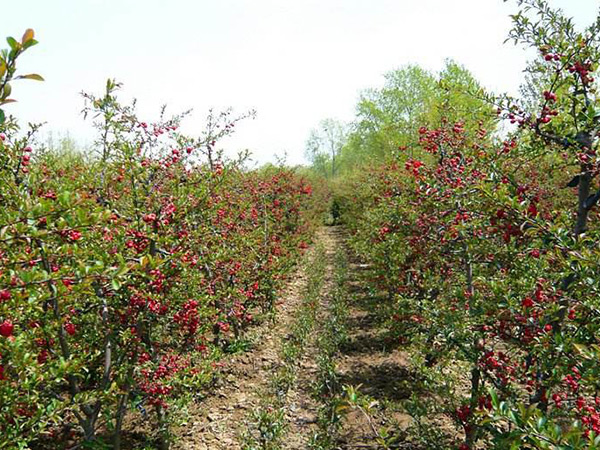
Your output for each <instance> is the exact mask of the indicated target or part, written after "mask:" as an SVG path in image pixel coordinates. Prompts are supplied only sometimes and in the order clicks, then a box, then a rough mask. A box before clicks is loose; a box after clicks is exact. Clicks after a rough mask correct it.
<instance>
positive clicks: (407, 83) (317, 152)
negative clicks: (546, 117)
mask: <svg viewBox="0 0 600 450" xmlns="http://www.w3.org/2000/svg"><path fill="white" fill-rule="evenodd" d="M480 90H481V86H480V85H479V83H477V81H476V80H475V79H474V78H473V76H472V75H471V74H470V73H469V71H468V70H467V69H465V68H464V67H463V66H461V65H459V64H458V63H456V62H454V61H451V60H448V61H446V65H445V67H444V69H442V70H441V71H440V72H439V73H432V72H429V71H427V70H425V69H423V68H421V67H419V66H416V65H408V66H404V67H402V68H400V69H398V70H394V71H391V72H389V73H387V74H385V84H384V86H383V88H381V89H370V90H367V91H366V92H364V93H363V94H362V95H361V99H360V100H359V102H358V104H357V106H356V118H355V119H354V121H353V122H352V123H350V124H344V123H342V122H340V121H338V120H335V119H325V120H323V121H321V122H320V123H319V125H318V127H317V128H315V129H313V130H312V131H311V134H310V136H309V139H308V140H307V143H306V156H307V158H308V160H309V161H310V162H311V165H312V167H313V169H314V170H315V171H316V172H317V173H319V174H320V175H321V176H324V177H327V178H330V179H331V178H334V177H335V176H336V175H340V176H341V175H348V174H351V173H353V172H354V171H356V169H357V168H360V167H363V166H366V165H370V164H373V163H376V162H378V161H382V160H384V159H386V158H388V157H392V156H394V155H395V154H396V153H397V152H398V148H399V147H402V148H404V147H407V148H408V147H411V146H414V144H415V142H416V141H415V136H417V131H418V129H419V127H420V126H422V125H425V124H432V123H440V121H441V120H442V118H444V120H448V121H450V122H456V121H459V120H462V119H463V118H464V117H466V116H467V115H472V114H476V115H477V117H479V118H480V119H481V120H483V121H484V124H485V126H487V127H488V128H493V124H494V122H495V121H496V117H495V115H494V114H492V112H493V111H492V110H493V108H492V107H491V106H490V105H489V103H487V102H485V101H482V99H480V98H477V97H475V96H473V95H469V93H473V92H478V91H480ZM468 126H470V125H467V127H468Z"/></svg>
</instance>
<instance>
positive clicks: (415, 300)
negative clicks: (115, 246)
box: [340, 0, 600, 450]
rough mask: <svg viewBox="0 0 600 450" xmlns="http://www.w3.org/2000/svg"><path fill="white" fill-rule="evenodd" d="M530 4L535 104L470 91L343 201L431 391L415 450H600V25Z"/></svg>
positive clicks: (525, 16)
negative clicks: (578, 25) (584, 24)
mask: <svg viewBox="0 0 600 450" xmlns="http://www.w3.org/2000/svg"><path fill="white" fill-rule="evenodd" d="M519 4H520V5H521V6H522V10H521V11H520V12H519V13H518V14H516V15H515V16H514V18H513V19H514V28H513V30H512V32H511V35H510V38H511V39H514V40H515V42H516V43H519V44H521V45H524V46H526V47H532V48H533V49H534V50H535V51H536V52H537V54H538V56H537V58H536V59H535V60H534V61H533V62H532V63H531V64H530V66H529V67H528V73H529V77H530V79H529V84H528V88H529V91H528V95H527V96H525V97H524V99H522V100H516V99H512V98H509V97H506V96H502V97H496V96H491V95H486V94H485V93H483V92H482V91H479V92H474V93H472V94H473V95H474V96H479V97H480V98H481V99H482V101H483V102H484V103H485V104H487V105H488V109H487V110H486V109H483V110H482V109H479V110H475V109H472V110H471V113H470V114H465V115H464V116H463V117H462V119H460V120H449V119H444V118H443V117H442V118H441V119H440V120H439V121H435V122H429V123H427V122H423V123H421V124H420V126H421V127H420V128H419V129H418V132H417V133H415V136H414V138H413V139H412V141H409V142H405V144H406V145H402V147H401V148H400V149H399V150H398V152H397V153H396V154H395V156H394V157H393V158H392V160H391V161H390V162H388V163H386V164H384V165H383V166H382V167H379V168H371V169H369V170H368V171H367V172H368V173H367V174H366V175H363V176H358V177H356V180H355V184H354V185H353V186H352V188H351V189H347V188H346V192H349V193H346V194H345V198H344V197H342V198H341V200H340V203H343V202H344V201H345V208H344V213H345V216H344V217H345V220H346V221H347V223H348V225H349V227H350V229H351V230H352V232H353V238H352V245H353V247H354V250H355V251H356V252H357V253H358V254H359V255H360V256H361V257H362V258H363V259H364V260H365V262H367V263H368V264H370V266H371V270H372V275H373V276H372V287H373V288H374V289H376V290H377V291H379V292H383V293H385V296H386V297H387V302H388V303H391V304H392V305H393V307H392V309H391V311H390V313H389V327H390V329H391V330H392V333H393V336H394V339H396V341H397V342H399V343H401V344H402V346H403V347H404V348H405V349H410V351H411V354H412V357H413V362H414V368H415V370H416V372H417V373H418V377H421V379H422V383H421V384H420V386H422V387H423V386H426V393H422V392H421V393H416V399H415V398H413V399H411V402H412V405H413V407H412V409H411V414H412V415H413V419H414V423H415V424H421V425H423V424H424V423H425V424H429V425H428V426H425V427H421V428H418V427H415V429H414V431H415V433H420V434H419V436H416V437H415V448H420V445H421V446H424V448H440V449H441V448H457V447H458V448H460V449H461V450H465V449H475V448H486V449H487V448H498V449H507V448H531V449H534V448H535V449H538V448H546V449H559V448H560V449H567V448H568V449H583V448H585V449H591V448H599V447H600V366H599V365H598V358H600V300H599V298H600V296H599V294H600V276H599V274H600V267H599V262H600V253H599V252H600V249H599V247H598V242H600V226H599V220H598V219H599V214H598V209H597V203H598V200H599V199H600V190H598V189H599V188H598V173H599V171H600V159H599V158H598V154H597V149H598V132H599V130H600V121H599V118H600V100H599V98H598V95H597V91H596V87H597V84H596V82H595V80H594V77H595V73H596V71H597V68H598V63H599V62H600V51H599V48H600V40H599V38H598V36H600V33H599V32H600V29H599V28H598V27H599V26H600V22H596V23H595V24H594V25H592V26H591V27H589V28H588V29H586V30H584V31H577V30H576V29H575V28H574V26H573V23H572V21H571V20H569V19H567V18H566V17H564V16H563V15H562V14H561V13H560V12H559V11H555V10H552V9H551V8H549V7H548V6H547V4H546V3H545V2H543V1H537V0H526V1H521V2H519ZM445 108H446V111H448V112H449V113H450V115H451V114H452V113H455V108H454V107H453V104H452V98H450V99H449V102H447V103H446V105H445ZM442 111H443V110H442ZM489 111H492V112H493V113H494V114H495V115H496V118H495V119H494V118H491V117H490V115H489ZM413 125H414V124H413ZM501 125H503V128H501ZM382 307H383V306H382ZM440 399H444V401H443V402H440V401H439V400H440ZM415 402H416V403H417V404H418V405H417V406H418V407H415ZM443 418H446V420H447V419H450V420H452V422H453V423H454V424H455V425H456V431H455V432H454V433H452V432H448V430H447V429H444V428H443V427H439V423H440V422H439V420H440V419H442V420H443ZM423 442H426V443H427V444H426V445H425V444H423ZM419 443H420V444H419Z"/></svg>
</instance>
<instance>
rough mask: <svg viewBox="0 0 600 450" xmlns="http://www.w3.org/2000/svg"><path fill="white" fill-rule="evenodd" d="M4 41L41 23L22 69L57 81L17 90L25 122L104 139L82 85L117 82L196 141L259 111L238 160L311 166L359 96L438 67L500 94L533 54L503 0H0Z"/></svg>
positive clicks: (17, 108) (92, 88) (512, 8)
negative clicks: (219, 124)
mask: <svg viewBox="0 0 600 450" xmlns="http://www.w3.org/2000/svg"><path fill="white" fill-rule="evenodd" d="M550 4H551V5H553V6H557V7H561V8H563V10H564V11H565V12H566V13H567V14H568V15H570V16H573V17H574V18H575V21H576V23H577V24H579V25H581V26H584V25H587V24H588V23H590V22H591V21H593V20H594V18H595V17H596V14H597V11H598V8H599V6H600V1H599V0H550ZM0 6H1V11H2V16H3V20H2V23H3V24H4V25H5V28H3V29H2V30H1V33H0V38H1V37H3V36H6V35H12V36H15V37H16V38H20V37H21V35H22V33H23V31H24V30H25V29H26V28H34V30H35V32H36V38H37V39H38V40H39V41H40V44H39V45H37V46H36V47H34V48H32V49H31V50H29V51H28V52H27V53H26V54H25V55H23V57H22V58H21V63H20V66H19V67H20V69H21V70H20V72H21V73H29V72H37V73H40V74H41V75H42V76H44V78H45V79H46V81H45V82H44V83H38V82H35V81H21V82H18V84H17V83H15V84H14V85H13V96H14V97H16V98H17V99H18V100H19V103H17V104H15V105H14V106H13V105H11V106H10V107H8V108H7V112H10V113H13V114H15V115H17V116H18V117H19V118H20V120H21V121H22V123H23V124H25V123H26V122H38V121H46V122H48V125H47V126H46V127H45V129H46V130H47V131H50V130H51V131H52V132H53V133H54V135H55V136H56V135H57V134H64V133H66V132H68V133H69V134H70V136H71V137H73V138H75V139H76V140H78V141H79V142H80V143H81V144H82V145H86V144H89V143H90V142H91V141H92V139H93V137H94V134H93V130H92V128H91V123H90V122H84V121H83V119H82V117H81V115H80V111H81V109H82V106H83V101H82V99H81V97H80V95H79V92H80V91H82V90H85V91H88V92H95V93H101V92H102V90H103V87H104V85H105V81H106V79H107V78H109V77H114V78H116V79H117V80H118V81H121V82H123V83H124V89H123V94H124V97H123V98H124V99H129V98H132V97H135V98H137V99H138V105H139V112H140V116H141V118H142V119H149V120H151V119H152V118H155V117H156V116H157V114H158V111H159V107H160V106H161V105H162V104H165V103H166V104H167V105H168V106H169V110H170V111H171V112H179V111H182V110H185V109H189V108H193V109H194V115H193V116H192V117H191V118H188V119H187V121H186V122H185V124H186V125H185V126H184V129H185V130H186V131H189V132H190V133H199V131H200V130H201V127H202V120H203V118H204V116H205V112H206V111H207V110H208V108H209V107H216V108H225V107H228V106H232V107H233V108H234V109H235V110H236V111H238V112H242V111H245V110H247V109H250V108H255V109H256V110H257V111H258V116H257V118H256V120H254V121H251V120H248V121H246V122H244V123H242V124H240V126H239V127H238V129H237V132H236V135H235V137H233V138H231V139H229V140H226V141H223V142H222V146H223V147H225V148H226V150H227V151H228V152H229V153H235V151H237V150H240V149H246V148H247V149H250V150H251V151H252V153H253V155H254V158H255V159H256V160H257V161H259V162H265V161H273V160H274V155H275V154H277V155H282V154H283V152H284V151H286V152H287V155H288V157H287V161H288V162H290V163H300V162H303V160H304V157H303V154H304V143H305V140H306V138H307V137H308V134H309V131H310V129H311V128H312V127H314V126H315V125H316V124H317V123H318V122H319V121H320V120H321V119H323V118H326V117H334V118H338V119H341V120H351V119H352V118H353V115H354V107H355V105H356V101H357V99H358V96H359V93H360V91H361V90H363V89H365V88H370V87H378V86H380V85H381V84H382V82H383V77H382V75H383V73H385V72H386V71H389V70H391V69H394V68H397V67H400V66H401V65H403V64H406V63H418V64H420V65H422V66H423V67H425V68H429V69H433V70H437V69H440V68H441V67H442V65H443V62H444V59H445V58H453V59H455V60H456V61H458V62H460V63H462V64H464V65H465V66H466V67H467V68H468V69H469V70H471V71H472V72H473V73H474V75H475V76H476V77H477V78H478V79H479V80H480V81H481V82H482V83H483V84H484V86H486V87H488V88H490V89H493V90H496V91H509V92H513V93H515V92H516V88H517V87H518V84H519V82H520V79H521V70H522V69H523V68H524V66H525V60H526V53H525V52H524V51H523V50H522V49H520V48H518V47H514V46H513V45H512V44H509V43H507V44H503V41H504V39H505V38H506V35H507V33H508V31H509V29H510V19H509V17H508V15H509V14H511V13H514V12H516V11H517V7H516V2H515V1H509V2H507V3H504V2H503V1H502V0H168V1H167V0H163V1H159V0H143V1H142V0H118V1H117V0H53V1H50V0H18V1H16V0H15V1H7V0H2V1H0Z"/></svg>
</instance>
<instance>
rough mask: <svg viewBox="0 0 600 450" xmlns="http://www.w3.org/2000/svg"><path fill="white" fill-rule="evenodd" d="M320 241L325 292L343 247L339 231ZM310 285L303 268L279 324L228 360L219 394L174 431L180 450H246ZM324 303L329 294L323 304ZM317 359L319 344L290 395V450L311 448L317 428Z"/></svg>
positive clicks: (325, 233)
mask: <svg viewBox="0 0 600 450" xmlns="http://www.w3.org/2000/svg"><path fill="white" fill-rule="evenodd" d="M315 240H316V243H317V244H318V243H321V244H322V245H323V246H324V247H325V249H326V256H327V266H326V269H325V270H326V274H325V277H326V281H325V288H324V291H327V289H328V286H329V284H330V283H331V279H332V273H333V256H334V254H335V251H336V248H337V247H338V245H340V243H339V237H338V232H337V231H336V229H334V228H322V229H321V230H319V232H318V233H317V236H316V239H315ZM313 257H314V254H313V251H312V250H311V251H309V252H308V253H307V255H306V258H307V263H308V264H310V261H311V258H313ZM306 282H307V277H306V275H305V273H304V265H301V266H300V267H299V268H298V269H297V271H296V273H295V275H294V276H293V277H292V278H291V281H290V282H289V284H288V285H287V287H286V289H285V290H284V292H282V294H281V298H280V301H279V302H278V304H279V306H278V311H277V316H276V319H275V322H274V323H272V322H269V323H264V324H262V325H260V326H259V327H257V328H256V329H255V330H254V339H253V340H254V341H255V344H254V345H253V346H252V349H251V350H250V351H248V352H245V353H243V354H238V355H234V356H232V357H231V358H229V359H228V360H227V361H225V367H224V368H223V369H222V372H221V376H220V377H219V380H218V382H217V384H216V386H215V388H214V390H213V391H212V392H210V393H208V396H207V397H206V398H204V399H203V400H202V401H201V402H198V403H197V404H193V405H191V406H190V408H189V418H188V421H187V425H185V426H182V427H180V428H179V429H177V430H175V436H177V441H176V442H175V444H174V445H173V448H174V449H175V450H184V449H185V450H188V449H189V450H191V449H194V450H221V449H227V450H238V449H242V443H241V436H242V435H243V433H244V431H245V430H246V429H247V427H248V418H249V416H250V414H251V412H252V410H253V409H256V408H258V407H259V405H260V401H261V393H263V392H265V391H266V390H267V389H268V383H269V381H270V377H271V375H272V373H273V371H274V369H275V368H277V367H278V366H279V365H281V364H282V361H281V359H280V356H279V354H278V349H279V345H280V342H281V340H282V339H283V338H284V337H285V336H286V335H287V334H288V333H289V329H290V324H291V322H292V321H293V319H294V313H295V311H296V310H297V309H298V307H299V306H300V304H301V302H302V292H303V290H304V289H305V288H306ZM325 298H326V295H324V296H323V299H324V300H323V301H326V300H325ZM314 354H315V347H314V344H313V343H310V344H309V345H308V346H307V349H306V352H305V354H304V357H303V359H302V361H301V363H300V365H299V374H298V381H297V384H296V387H295V388H294V389H292V391H291V392H290V393H289V394H288V408H287V417H286V419H287V432H286V436H285V439H284V441H285V448H289V449H301V448H306V444H307V442H308V439H310V436H311V434H312V432H313V430H314V428H315V423H316V410H317V407H318V405H315V404H314V401H313V400H312V398H311V395H310V389H311V380H312V379H313V378H314V377H313V375H314V373H315V371H316V365H315V362H314Z"/></svg>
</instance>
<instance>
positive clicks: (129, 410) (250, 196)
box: [0, 30, 312, 448]
mask: <svg viewBox="0 0 600 450" xmlns="http://www.w3.org/2000/svg"><path fill="white" fill-rule="evenodd" d="M8 43H9V45H10V49H8V50H5V51H4V52H3V53H2V56H1V59H0V106H1V105H4V104H6V103H8V102H10V93H11V83H12V82H13V81H15V80H17V79H18V78H29V79H38V80H39V79H41V77H40V76H39V75H35V74H32V75H26V76H18V75H16V72H15V70H16V65H15V63H16V60H17V58H18V57H20V55H21V54H22V53H23V52H24V51H25V50H27V49H28V48H29V47H31V46H32V45H34V44H35V43H36V42H35V40H34V36H33V32H32V31H31V30H28V31H27V32H26V33H25V35H24V36H23V38H22V40H21V41H17V40H16V39H12V38H9V39H8ZM118 88H119V86H118V85H117V84H116V83H114V82H112V81H108V83H107V86H106V92H105V93H104V94H103V95H102V96H100V97H95V96H93V95H85V100H86V109H85V114H86V116H89V117H91V118H92V120H94V123H95V125H96V127H97V128H98V130H99V139H98V142H97V148H98V149H99V150H100V151H99V155H98V156H94V157H91V156H84V155H79V154H56V153H53V152H44V151H38V150H36V149H35V145H33V143H32V142H34V141H33V138H34V133H35V131H36V130H37V127H35V126H34V127H32V129H31V130H29V131H27V132H25V133H22V132H20V130H19V127H18V124H17V122H16V120H15V119H14V118H12V117H6V115H5V113H4V112H2V114H0V204H1V205H2V207H1V208H0V399H1V401H0V448H29V447H31V446H34V447H35V446H37V447H53V446H56V447H57V448H68V447H70V446H77V445H78V444H81V443H85V445H92V444H93V443H94V442H100V441H108V440H110V441H111V445H112V446H113V448H120V446H121V440H122V435H123V432H124V431H125V429H126V426H127V423H128V421H129V420H130V419H129V418H130V417H133V416H135V415H140V416H141V417H143V418H144V419H148V420H150V422H151V423H152V424H153V425H152V427H149V429H150V428H152V429H154V430H157V432H156V441H157V442H158V445H159V446H160V447H161V448H167V447H168V446H169V443H170V441H171V437H170V435H169V424H170V422H171V421H172V420H173V418H176V417H177V411H178V408H179V407H180V406H182V405H183V404H184V403H185V400H186V399H189V398H191V397H193V396H194V395H195V393H197V392H198V388H199V387H201V386H204V385H206V384H207V383H208V382H210V380H211V378H212V372H213V369H214V367H215V366H216V365H218V364H219V363H218V360H219V355H220V354H221V353H222V352H223V350H226V349H227V347H228V345H230V344H231V343H232V342H234V341H235V340H236V339H239V338H241V336H243V333H244V330H245V329H246V328H247V327H248V325H250V324H252V323H253V321H255V318H256V315H257V314H258V315H264V314H268V313H270V312H272V311H273V309H274V300H275V295H276V291H277V289H278V287H279V286H280V284H281V281H282V280H283V279H284V278H285V277H286V274H287V273H288V271H289V269H290V268H291V267H292V266H293V265H294V263H295V261H296V259H297V257H298V255H300V254H301V253H302V252H303V250H304V249H305V248H306V247H307V243H306V242H307V241H306V238H307V236H308V233H309V232H310V226H311V225H310V224H311V217H310V213H309V212H310V210H311V202H312V200H311V199H312V190H311V187H310V186H309V185H308V184H307V183H306V182H305V181H304V180H302V179H300V178H299V177H298V176H296V175H295V174H294V173H293V172H292V171H290V170H286V169H278V168H271V169H265V170H261V171H248V170H244V169H243V166H242V161H227V160H225V159H223V158H222V157H221V156H220V154H219V153H218V152H217V151H216V145H217V140H218V139H219V138H222V137H224V136H227V135H229V134H230V133H231V132H232V131H233V129H234V126H235V124H236V122H237V120H238V119H239V118H234V117H232V116H231V113H229V112H225V113H222V114H220V115H215V114H212V113H211V115H210V116H209V125H208V129H207V131H206V133H205V134H204V135H203V136H202V137H201V138H197V139H192V138H189V137H187V136H184V135H183V134H181V133H180V132H179V122H180V120H181V118H182V117H180V116H179V117H174V118H171V119H161V121H159V122H157V123H146V122H144V121H142V120H140V119H138V118H137V117H136V114H135V110H134V108H133V106H124V105H122V104H120V103H119V101H118V99H117V96H116V91H117V89H118ZM32 147H33V148H32Z"/></svg>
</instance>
